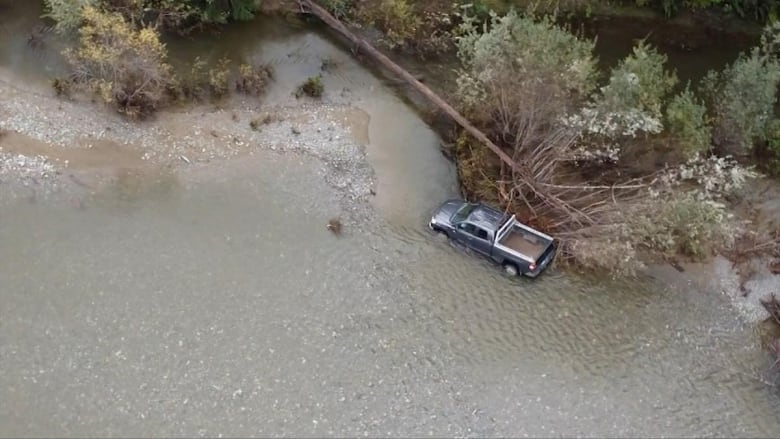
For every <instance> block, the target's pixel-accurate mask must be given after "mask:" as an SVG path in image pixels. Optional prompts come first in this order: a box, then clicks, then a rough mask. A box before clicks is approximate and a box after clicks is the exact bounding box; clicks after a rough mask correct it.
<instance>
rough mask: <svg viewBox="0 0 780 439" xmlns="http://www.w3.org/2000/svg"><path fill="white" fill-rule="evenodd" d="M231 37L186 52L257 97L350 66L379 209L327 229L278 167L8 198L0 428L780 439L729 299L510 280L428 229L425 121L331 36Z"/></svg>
mask: <svg viewBox="0 0 780 439" xmlns="http://www.w3.org/2000/svg"><path fill="white" fill-rule="evenodd" d="M8 3H11V2H0V13H3V14H6V13H7V12H6V11H8V6H3V5H6V4H8ZM13 3H17V2H13ZM3 17H7V15H3ZM6 21H8V20H7V19H6V20H2V19H0V22H6ZM14 23H16V24H15V25H18V22H16V21H14ZM233 29H235V30H231V31H229V32H228V31H226V32H225V33H223V34H222V35H221V36H220V37H219V38H202V39H198V40H195V41H194V42H193V43H192V47H187V48H186V50H185V49H183V48H181V46H179V45H177V44H174V43H172V44H171V48H172V50H173V51H174V52H175V53H178V54H179V55H180V56H181V57H182V58H184V59H187V58H188V57H189V56H190V55H191V54H193V53H200V52H201V51H203V52H204V53H212V54H213V56H220V55H223V54H228V55H230V56H231V57H234V58H236V59H238V58H239V57H240V56H245V57H257V58H258V59H262V60H269V61H272V62H273V63H274V65H275V66H276V69H277V78H278V79H277V81H276V82H275V85H274V87H273V89H272V90H270V93H269V95H268V96H266V97H264V99H265V100H267V101H284V100H293V99H294V98H293V97H292V96H291V91H292V89H294V86H295V85H297V84H298V83H300V81H302V79H303V78H305V77H307V76H310V75H312V74H316V73H317V72H318V70H319V69H320V65H321V58H322V57H324V56H327V57H330V58H334V59H335V60H336V61H337V62H336V66H337V67H336V68H335V69H334V70H332V71H330V72H327V73H325V74H324V80H325V87H326V91H327V95H326V100H331V101H333V102H349V103H352V104H353V105H355V106H356V107H358V108H359V109H361V110H362V111H363V113H360V112H357V113H354V114H352V115H351V116H349V117H352V118H358V119H359V118H364V120H363V121H364V122H365V118H367V119H368V127H367V129H366V130H365V131H366V133H365V136H366V138H367V141H368V142H367V154H368V159H369V161H370V163H371V164H372V166H374V168H375V169H376V172H377V177H378V182H379V185H378V190H377V191H378V196H377V200H376V202H375V205H376V208H377V209H376V215H368V216H367V217H365V218H363V217H359V218H358V219H359V220H360V221H359V223H358V225H356V226H354V227H353V228H350V229H348V230H347V231H346V233H345V236H343V237H342V238H335V237H334V236H332V235H331V234H329V233H328V232H327V231H326V230H325V228H324V227H323V224H324V221H326V219H327V218H328V217H330V216H332V215H336V214H338V213H339V209H338V205H339V201H338V194H337V193H336V192H335V190H333V189H332V188H330V187H329V186H327V185H326V184H325V183H324V182H323V181H322V179H321V177H320V176H319V175H320V173H319V172H318V170H319V169H320V168H321V164H320V163H319V162H318V161H316V160H315V159H311V158H306V157H299V156H292V155H279V154H272V153H263V154H258V155H255V156H252V157H244V158H243V159H242V160H240V161H231V162H226V163H221V164H220V163H214V164H213V166H212V167H211V168H206V169H202V170H195V171H191V172H190V171H188V172H186V173H183V174H181V175H179V177H177V181H176V183H175V184H171V183H170V181H168V180H166V179H159V180H152V181H153V182H152V183H149V184H148V185H147V186H146V187H145V188H144V190H143V191H141V192H138V193H137V194H136V196H134V197H124V196H122V194H123V190H124V189H125V188H124V187H123V186H122V183H121V182H120V183H118V185H117V186H115V187H113V188H112V189H108V190H107V191H106V192H105V193H101V194H100V196H99V197H97V198H96V200H98V201H99V202H97V203H95V204H93V205H90V206H89V207H88V208H87V209H85V210H78V209H72V208H64V207H59V205H54V204H46V203H38V204H29V203H27V202H24V203H19V204H15V205H10V206H4V207H2V210H0V370H2V371H3V373H2V374H0V389H2V392H3V393H2V397H0V435H2V436H18V435H27V436H29V435H68V436H86V435H99V436H109V435H111V436H149V435H155V436H174V435H176V436H193V435H208V436H218V435H220V434H222V435H226V436H228V435H229V436H268V435H274V436H276V435H290V436H323V435H339V436H347V435H349V436H353V435H354V436H357V435H364V434H365V435H370V436H387V435H392V436H412V435H413V436H421V435H435V436H455V435H457V436H461V435H469V436H525V435H528V436H573V435H583V436H603V435H606V436H661V435H664V436H704V435H707V436H767V437H777V436H778V435H780V416H779V415H780V395H778V393H777V391H776V390H775V389H772V388H770V387H767V386H766V385H764V384H762V383H760V382H759V381H758V380H757V379H756V377H758V376H760V375H761V374H762V372H763V371H762V369H763V367H765V365H767V357H766V354H765V353H764V352H763V351H762V350H761V348H760V347H759V346H758V337H757V336H756V334H755V333H754V332H753V330H752V329H751V328H750V327H747V326H745V325H743V324H742V323H741V322H740V321H739V320H738V318H737V317H736V313H735V312H734V310H733V309H731V306H730V305H729V303H728V302H727V300H726V299H725V297H724V296H723V295H721V294H720V292H718V291H712V290H711V289H709V288H706V287H704V286H702V285H703V284H706V282H703V281H702V282H698V281H700V279H695V278H694V279H681V280H679V281H677V282H675V283H674V284H673V285H671V286H670V285H668V284H667V283H666V282H663V281H661V280H656V279H655V278H658V279H666V278H670V277H671V276H669V273H668V272H667V271H666V269H659V270H655V271H654V272H653V273H652V276H650V277H648V278H646V279H643V280H641V281H637V282H608V281H605V280H603V279H602V280H597V279H591V278H588V277H574V276H563V275H561V274H560V273H557V272H555V271H554V270H553V271H550V272H548V273H546V274H545V275H544V276H542V277H541V278H540V279H538V280H536V281H528V280H524V279H516V280H511V279H507V278H506V277H504V276H503V275H501V274H500V273H499V271H498V270H497V269H496V268H495V267H493V266H491V265H490V264H488V263H486V262H482V261H480V260H478V259H476V258H474V257H473V256H470V255H467V254H463V253H462V252H460V251H458V250H457V249H454V248H452V247H451V246H449V245H447V244H446V243H442V242H438V241H435V240H433V239H432V238H431V237H430V236H429V235H428V234H427V233H426V231H425V228H424V220H425V219H426V217H427V215H428V214H429V211H430V209H431V208H433V207H434V206H435V205H436V204H437V203H438V202H440V201H441V199H442V198H444V197H446V196H448V195H452V194H453V193H454V191H455V187H456V184H455V181H454V179H455V177H454V173H453V169H452V165H451V164H450V163H448V162H447V161H446V160H445V159H444V158H443V157H442V156H441V154H440V153H439V150H438V139H437V137H436V136H435V134H434V133H433V132H432V131H431V130H430V129H429V128H428V127H427V126H426V125H425V124H424V123H422V122H421V120H420V119H419V118H418V117H417V115H416V113H415V112H414V111H413V110H412V109H410V108H409V107H407V106H406V105H404V103H403V102H402V101H401V100H400V99H399V98H398V97H397V96H396V95H395V94H394V93H393V90H392V88H390V87H388V85H387V84H386V83H384V82H383V81H381V80H379V79H377V78H376V77H375V76H373V75H372V74H371V73H370V72H369V71H367V70H365V69H364V68H362V67H360V66H359V65H358V64H356V63H355V62H354V61H352V59H351V56H350V55H349V54H348V53H347V52H344V51H343V50H341V49H340V48H339V47H338V46H335V45H334V44H333V43H332V42H331V41H329V39H328V38H324V37H323V36H321V35H319V34H316V33H312V32H309V31H306V30H303V29H291V28H289V27H286V26H285V25H284V24H283V23H278V22H276V21H273V20H258V22H257V23H249V24H245V25H243V26H238V27H235V28H233ZM233 32H235V33H233ZM8 41H9V40H7V39H3V40H2V42H3V43H7V42H8ZM0 47H2V48H0V53H2V54H4V55H3V56H2V57H0V60H1V61H0V66H3V67H5V66H8V65H10V66H11V68H14V69H19V71H21V72H23V71H24V69H25V67H24V66H25V65H27V64H25V63H27V62H28V61H29V62H31V63H33V64H32V65H34V61H32V60H31V59H29V60H28V59H27V58H26V57H27V56H28V55H27V52H26V49H23V48H21V47H20V48H19V49H18V50H20V51H21V52H19V53H17V54H16V55H12V56H9V53H16V52H15V50H17V49H9V48H8V46H7V45H6V46H3V44H0ZM9 59H11V60H17V61H13V62H9V61H8V60H9ZM20 59H23V60H25V61H18V60H20ZM353 122H355V123H357V122H356V121H353ZM358 125H359V124H358ZM154 181H160V182H161V183H159V184H158V183H154ZM128 184H129V183H128ZM314 212H316V213H314Z"/></svg>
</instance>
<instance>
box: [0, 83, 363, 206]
mask: <svg viewBox="0 0 780 439" xmlns="http://www.w3.org/2000/svg"><path fill="white" fill-rule="evenodd" d="M359 113H360V110H358V109H356V108H354V107H350V106H348V105H343V104H325V103H317V102H306V101H301V102H300V103H298V104H297V105H261V104H260V103H259V102H258V101H257V100H254V99H248V98H243V97H239V96H236V97H233V98H230V99H229V100H226V101H225V102H221V103H219V105H217V106H215V105H213V104H201V105H192V106H187V107H185V108H180V109H174V110H170V111H166V112H162V113H160V114H159V115H157V117H155V118H154V119H152V120H149V121H143V122H141V121H130V120H127V119H125V118H123V117H122V116H121V115H119V114H116V113H115V112H113V111H112V110H111V109H109V108H107V107H105V106H101V105H99V104H95V103H93V102H90V101H89V100H86V99H75V100H63V99H60V98H57V97H54V96H53V92H52V91H50V90H46V89H43V88H37V89H36V88H35V87H30V86H24V85H23V84H20V81H19V79H18V78H14V77H13V75H11V74H9V73H7V72H6V73H0V130H2V132H3V135H2V136H0V159H2V161H0V178H2V182H3V183H2V186H0V199H2V198H6V199H16V198H20V197H23V198H27V199H29V200H31V201H34V200H38V199H47V198H54V199H59V200H62V199H67V200H69V202H71V203H73V204H75V205H77V206H84V205H87V204H88V203H89V201H88V199H89V197H90V196H94V195H95V194H96V193H98V192H100V191H101V190H103V189H104V188H106V187H108V186H111V185H114V184H117V182H121V180H122V178H123V177H122V176H123V175H124V176H126V175H128V174H129V173H130V174H136V175H138V178H137V179H138V180H139V181H143V180H144V179H146V178H149V179H154V176H155V175H158V174H159V173H160V172H161V171H162V170H164V171H165V172H166V173H178V172H181V171H184V170H187V169H191V168H196V167H199V166H200V167H202V166H205V165H206V164H210V163H213V164H214V165H215V166H218V163H219V162H220V161H226V160H241V158H242V157H244V156H247V155H252V154H254V153H255V152H256V151H261V150H262V151H275V152H279V153H301V154H306V155H309V156H312V157H315V158H317V159H319V160H321V161H322V162H323V163H324V164H326V165H327V169H328V172H327V175H326V181H328V182H329V183H330V184H332V185H333V186H334V187H337V188H338V189H340V190H341V191H342V192H343V193H344V194H345V196H346V197H348V198H349V199H350V200H355V201H361V202H364V201H367V199H368V197H369V196H371V194H372V193H373V192H374V189H373V171H372V169H371V168H370V167H369V166H368V165H367V163H366V160H365V146H364V143H361V142H365V139H364V134H363V131H364V130H365V127H362V126H360V123H359V122H357V121H359V120H360V115H359Z"/></svg>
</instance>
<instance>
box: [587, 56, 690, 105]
mask: <svg viewBox="0 0 780 439" xmlns="http://www.w3.org/2000/svg"><path fill="white" fill-rule="evenodd" d="M665 63H666V55H663V54H660V53H658V51H656V50H655V48H653V47H651V46H649V45H648V44H646V43H645V42H644V41H642V42H640V43H639V44H637V45H636V46H634V50H633V52H632V53H631V54H630V55H629V56H627V57H626V58H625V59H624V60H623V61H621V62H620V64H619V65H618V66H617V67H615V68H614V69H612V72H611V74H610V76H609V83H608V84H607V85H606V86H605V87H604V88H602V89H601V99H600V103H599V107H601V109H602V110H605V111H609V112H618V113H621V112H628V111H632V110H633V111H639V112H641V113H644V114H647V115H650V116H651V117H654V118H656V119H660V118H661V109H662V108H663V103H664V100H665V98H666V96H667V95H668V94H669V93H670V92H671V90H672V88H673V87H674V86H675V84H677V77H676V75H675V74H674V73H673V72H668V71H666V70H665V69H664V64H665Z"/></svg>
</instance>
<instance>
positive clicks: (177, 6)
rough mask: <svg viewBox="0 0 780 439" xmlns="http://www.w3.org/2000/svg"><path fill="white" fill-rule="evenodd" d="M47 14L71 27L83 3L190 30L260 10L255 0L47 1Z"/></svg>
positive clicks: (80, 16)
mask: <svg viewBox="0 0 780 439" xmlns="http://www.w3.org/2000/svg"><path fill="white" fill-rule="evenodd" d="M45 4H46V11H47V12H46V15H47V16H48V17H50V18H52V19H53V20H55V21H56V22H57V28H58V29H60V30H72V29H75V28H76V27H78V26H79V24H80V23H81V22H82V20H83V19H84V17H83V11H84V9H83V8H84V6H94V7H96V8H99V9H101V10H104V11H107V12H116V13H119V14H121V15H122V16H123V17H124V18H125V19H126V20H128V21H129V22H131V23H133V24H134V25H138V26H152V27H155V28H157V29H165V30H173V31H180V32H187V31H189V30H192V29H194V28H196V27H199V26H202V25H208V24H221V23H225V22H227V21H228V20H247V19H250V18H252V16H253V14H254V11H255V10H256V9H257V4H258V2H257V1H256V0H45Z"/></svg>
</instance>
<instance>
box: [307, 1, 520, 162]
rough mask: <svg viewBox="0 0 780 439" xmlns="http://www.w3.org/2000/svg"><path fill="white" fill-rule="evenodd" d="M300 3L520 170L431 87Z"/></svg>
mask: <svg viewBox="0 0 780 439" xmlns="http://www.w3.org/2000/svg"><path fill="white" fill-rule="evenodd" d="M299 4H300V5H301V10H302V11H304V12H308V13H311V14H313V15H315V16H317V17H318V18H319V19H320V20H322V21H323V22H324V23H325V24H327V25H328V26H330V27H331V28H332V29H333V30H335V31H336V32H338V33H340V34H341V35H343V36H344V37H345V38H347V39H348V40H349V41H350V42H351V43H352V44H354V45H355V47H356V48H358V49H360V50H362V51H363V52H365V53H366V54H367V55H369V56H370V57H371V58H373V59H374V60H375V61H376V62H378V63H379V64H381V65H382V66H383V67H385V68H386V69H387V70H390V71H391V72H393V73H395V74H396V75H398V76H400V77H401V78H402V79H403V80H404V81H406V82H407V83H408V84H409V85H411V86H412V87H414V89H415V90H417V91H418V92H420V94H422V95H423V96H425V97H426V98H427V99H428V100H429V101H431V103H433V105H435V106H436V107H438V108H439V109H441V110H442V111H443V112H444V113H446V114H447V115H449V116H450V117H451V118H452V119H453V120H454V121H455V122H457V123H458V125H460V126H461V127H463V129H464V130H466V131H467V132H468V133H469V134H471V135H472V136H473V137H474V138H475V139H477V140H478V141H479V142H481V143H483V144H484V145H485V146H487V147H488V148H489V149H490V150H491V151H493V152H494V153H495V154H496V155H497V156H498V157H499V158H500V159H501V161H503V162H504V163H506V164H507V165H509V167H510V169H516V170H519V166H518V165H517V163H515V162H514V160H512V157H510V156H509V155H508V154H507V153H506V152H504V150H502V149H501V148H500V147H499V146H498V145H496V144H495V143H493V141H491V140H490V139H489V138H488V136H486V135H485V133H483V132H482V131H480V130H479V129H478V128H477V127H475V126H474V125H472V124H471V122H469V121H468V119H466V118H465V117H463V115H462V114H460V113H459V112H458V111H457V110H456V109H454V108H453V107H452V106H451V105H450V104H448V103H447V102H446V101H445V100H444V99H442V98H441V97H439V96H438V95H437V94H436V93H434V92H433V90H431V89H430V88H428V87H427V86H426V85H425V84H423V83H422V82H420V81H419V80H418V79H417V78H415V77H414V76H413V75H412V74H410V73H409V72H407V71H406V70H405V69H404V68H402V67H401V66H399V65H398V64H396V63H394V62H393V61H392V60H391V59H390V58H388V57H386V56H385V55H384V54H382V53H381V52H380V51H378V50H377V49H375V48H374V47H373V46H371V44H369V43H368V42H367V41H366V40H364V39H362V38H360V37H358V36H357V35H355V34H354V33H352V32H351V31H350V30H349V29H347V27H346V26H345V25H344V24H343V23H342V22H341V21H339V20H338V19H337V18H336V17H334V16H333V15H331V14H330V13H329V12H328V11H327V10H325V8H323V7H321V6H319V5H318V4H316V3H315V2H313V1H311V0H299Z"/></svg>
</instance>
